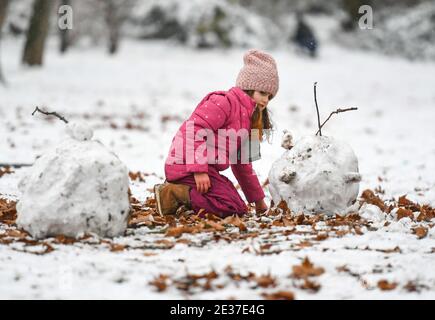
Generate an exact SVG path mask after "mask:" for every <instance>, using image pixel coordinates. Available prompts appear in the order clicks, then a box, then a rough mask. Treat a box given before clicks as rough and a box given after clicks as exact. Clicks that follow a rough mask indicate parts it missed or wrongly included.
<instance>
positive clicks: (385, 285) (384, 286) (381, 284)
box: [378, 280, 397, 291]
mask: <svg viewBox="0 0 435 320" xmlns="http://www.w3.org/2000/svg"><path fill="white" fill-rule="evenodd" d="M396 287H397V283H396V282H388V281H387V280H380V281H378V288H379V289H381V290H384V291H389V290H394V289H396Z"/></svg>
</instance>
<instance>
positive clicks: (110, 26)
mask: <svg viewBox="0 0 435 320" xmlns="http://www.w3.org/2000/svg"><path fill="white" fill-rule="evenodd" d="M100 1H102V3H103V5H104V17H105V21H106V25H107V30H108V32H109V46H108V49H109V53H110V54H114V53H116V52H117V51H118V48H119V41H120V38H121V27H122V24H123V23H124V21H125V20H126V19H127V18H128V16H129V14H130V11H131V9H132V7H133V6H134V5H135V1H134V0H100Z"/></svg>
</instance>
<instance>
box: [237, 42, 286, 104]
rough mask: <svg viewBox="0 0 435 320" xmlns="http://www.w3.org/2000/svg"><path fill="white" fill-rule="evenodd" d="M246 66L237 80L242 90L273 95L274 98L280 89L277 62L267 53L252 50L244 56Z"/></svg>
mask: <svg viewBox="0 0 435 320" xmlns="http://www.w3.org/2000/svg"><path fill="white" fill-rule="evenodd" d="M243 62H244V66H243V68H242V69H241V70H240V72H239V75H238V77H237V80H236V86H237V87H239V88H240V89H242V90H257V91H264V92H267V93H271V94H272V95H273V96H274V97H275V96H276V93H277V92H278V88H279V77H278V70H277V68H276V62H275V60H274V59H273V58H272V56H271V55H269V54H267V53H266V52H263V51H260V50H256V49H251V50H249V51H248V52H246V53H245V55H244V56H243Z"/></svg>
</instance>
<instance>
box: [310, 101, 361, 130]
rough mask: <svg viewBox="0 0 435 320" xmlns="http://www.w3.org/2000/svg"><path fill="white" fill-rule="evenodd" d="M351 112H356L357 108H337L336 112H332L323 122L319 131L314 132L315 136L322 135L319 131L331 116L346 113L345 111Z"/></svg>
mask: <svg viewBox="0 0 435 320" xmlns="http://www.w3.org/2000/svg"><path fill="white" fill-rule="evenodd" d="M352 110H358V108H356V107H352V108H346V109H340V108H338V109H337V110H335V111H332V112H331V114H330V115H329V117H328V118H327V119H326V120H325V121H323V123H322V124H321V125H320V127H319V130H318V131H317V132H316V136H317V134H319V133H320V135H322V131H321V129H322V128H323V126H324V125H325V123H326V122H328V120H329V119H330V118H331V117H332V115H333V114H338V113H342V112H346V111H352Z"/></svg>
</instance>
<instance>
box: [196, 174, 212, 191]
mask: <svg viewBox="0 0 435 320" xmlns="http://www.w3.org/2000/svg"><path fill="white" fill-rule="evenodd" d="M193 176H194V178H195V182H196V189H197V190H198V192H200V193H206V192H207V191H208V189H210V188H211V183H210V177H209V176H208V173H207V172H195V173H194V174H193Z"/></svg>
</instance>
